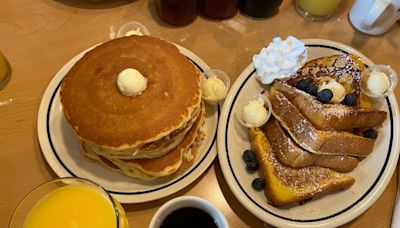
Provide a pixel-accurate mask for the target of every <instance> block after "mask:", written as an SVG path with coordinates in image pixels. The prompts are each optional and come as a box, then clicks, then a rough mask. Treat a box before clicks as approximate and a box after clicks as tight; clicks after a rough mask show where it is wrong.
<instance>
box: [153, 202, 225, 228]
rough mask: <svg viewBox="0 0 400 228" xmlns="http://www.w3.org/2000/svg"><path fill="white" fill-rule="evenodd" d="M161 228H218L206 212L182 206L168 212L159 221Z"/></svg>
mask: <svg viewBox="0 0 400 228" xmlns="http://www.w3.org/2000/svg"><path fill="white" fill-rule="evenodd" d="M160 227H161V228H172V227H173V228H179V227H190V228H196V227H202V228H203V227H207V228H213V227H215V228H218V226H217V224H216V223H215V220H214V218H213V217H211V215H209V214H208V213H207V212H205V211H203V210H201V209H198V208H194V207H183V208H180V209H178V210H175V211H173V212H171V214H169V215H168V216H167V217H166V218H165V219H164V221H163V222H162V223H161V226H160Z"/></svg>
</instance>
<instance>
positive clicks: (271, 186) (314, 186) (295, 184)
mask: <svg viewBox="0 0 400 228" xmlns="http://www.w3.org/2000/svg"><path fill="white" fill-rule="evenodd" d="M249 134H250V138H251V141H252V147H253V149H254V151H255V152H256V157H257V161H258V162H259V164H260V171H259V173H260V175H261V176H262V177H263V178H264V179H265V180H266V185H265V188H264V192H265V194H266V196H267V199H268V200H269V201H270V202H271V204H273V205H275V206H284V205H289V204H292V203H295V202H300V201H303V200H306V199H310V198H312V197H314V196H317V195H321V194H326V193H328V192H331V191H334V190H339V189H343V188H348V187H350V186H351V185H353V183H354V181H355V180H354V178H353V177H350V176H347V175H344V174H341V173H337V172H335V171H333V170H331V169H328V168H323V167H318V166H308V167H304V168H300V169H295V168H291V167H288V166H284V165H282V164H281V163H280V162H279V161H278V160H277V159H276V156H275V153H274V152H273V151H272V149H271V146H270V144H269V141H268V139H267V137H265V135H264V133H263V132H262V131H261V130H260V129H258V128H251V129H250V130H249Z"/></svg>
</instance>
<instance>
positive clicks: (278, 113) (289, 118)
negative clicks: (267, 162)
mask: <svg viewBox="0 0 400 228" xmlns="http://www.w3.org/2000/svg"><path fill="white" fill-rule="evenodd" d="M269 99H270V101H271V105H272V114H273V116H274V117H275V118H276V119H277V120H278V121H279V123H280V124H281V125H282V126H283V127H284V128H285V129H286V131H287V132H288V133H289V134H290V136H291V137H292V139H293V140H294V141H295V142H296V143H297V144H298V145H300V146H301V147H302V148H303V149H305V150H307V151H309V152H313V153H317V154H330V155H351V156H366V155H368V154H370V153H371V152H372V150H373V147H374V140H373V139H370V138H365V137H362V136H358V135H355V134H351V133H348V132H344V131H330V130H325V131H322V130H318V129H316V128H315V127H314V126H313V125H312V124H311V122H310V121H309V120H308V119H307V118H306V117H305V116H303V114H301V112H300V111H299V110H298V109H297V108H296V107H295V106H294V105H293V104H292V103H291V102H290V101H289V99H287V98H286V97H285V96H284V95H283V94H282V93H281V92H279V91H277V90H276V89H274V88H272V89H271V90H270V93H269Z"/></svg>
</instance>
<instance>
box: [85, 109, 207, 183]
mask: <svg viewBox="0 0 400 228" xmlns="http://www.w3.org/2000/svg"><path fill="white" fill-rule="evenodd" d="M204 120H205V109H204V106H202V108H201V111H200V113H199V115H198V117H197V118H196V121H195V123H194V124H193V126H192V127H191V128H190V130H189V131H188V133H187V134H186V135H185V138H184V139H183V141H182V142H181V143H180V144H179V145H178V146H177V147H176V148H174V149H173V150H171V151H169V152H168V153H167V154H165V155H163V156H160V157H158V158H151V159H115V158H111V157H110V156H107V157H105V156H102V155H98V154H96V153H95V152H94V151H92V150H91V149H90V147H87V146H86V145H85V144H84V143H83V144H82V148H83V151H84V155H86V156H88V157H89V158H91V159H94V160H97V161H99V162H101V163H102V164H103V165H105V166H106V167H107V168H109V169H111V170H113V171H119V172H122V173H124V174H126V175H128V176H131V177H137V178H140V179H143V180H151V179H154V178H157V177H167V176H170V175H171V174H174V173H175V172H177V171H178V170H179V173H183V172H184V171H185V170H186V169H188V168H189V167H190V165H191V164H192V163H193V161H194V158H195V156H196V153H197V150H198V147H199V144H200V141H201V140H202V139H203V138H204V133H202V129H201V128H202V125H203V123H204Z"/></svg>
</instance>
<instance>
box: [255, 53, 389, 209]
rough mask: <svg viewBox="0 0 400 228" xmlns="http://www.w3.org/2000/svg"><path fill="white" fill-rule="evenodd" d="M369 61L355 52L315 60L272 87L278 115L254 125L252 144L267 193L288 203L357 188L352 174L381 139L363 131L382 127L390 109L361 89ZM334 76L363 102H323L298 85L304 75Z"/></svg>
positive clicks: (312, 78)
mask: <svg viewBox="0 0 400 228" xmlns="http://www.w3.org/2000/svg"><path fill="white" fill-rule="evenodd" d="M362 71H363V64H362V62H360V61H359V59H358V58H357V57H356V56H353V55H350V56H348V55H335V56H329V57H322V58H319V59H315V60H312V61H310V62H308V63H306V64H305V66H304V67H303V68H302V69H300V70H299V71H298V73H297V75H295V76H294V77H293V78H292V79H290V80H289V81H287V82H280V81H276V82H275V83H274V84H273V86H272V87H271V89H270V91H269V99H270V102H271V105H272V114H273V117H272V118H271V119H270V120H269V121H268V122H267V123H266V124H265V125H264V126H263V127H261V128H253V129H250V132H249V133H250V137H251V140H252V147H253V149H254V151H255V152H256V157H257V160H258V162H259V163H260V175H261V176H262V177H263V178H265V179H266V182H267V184H266V187H265V189H264V190H265V194H266V196H267V198H268V199H269V201H270V202H271V203H272V204H273V205H277V206H283V205H288V204H291V203H294V202H300V201H303V200H306V199H309V198H312V197H314V196H316V195H319V194H323V193H327V192H330V191H333V190H338V189H342V188H346V187H349V186H351V185H352V184H353V183H354V181H355V179H354V178H353V177H350V176H347V175H345V174H343V173H346V172H350V171H352V170H353V169H354V168H356V166H357V165H358V163H359V161H360V160H361V159H362V158H364V157H365V156H367V155H368V154H370V153H371V152H372V151H373V147H374V142H375V139H371V138H366V137H363V136H362V134H360V133H359V132H362V131H363V130H365V129H369V128H378V127H380V126H381V125H382V124H383V122H384V121H385V119H386V116H387V114H386V112H384V111H381V110H377V109H374V108H372V105H371V103H370V102H369V100H368V99H366V98H365V97H363V94H362V93H360V91H359V89H360V87H359V83H360V75H361V72H362ZM326 77H329V78H333V79H335V80H336V81H338V82H339V83H341V84H342V85H343V86H344V87H345V89H346V93H354V94H356V95H357V98H358V104H357V105H356V106H347V105H343V104H340V103H321V102H319V101H318V100H317V99H316V97H314V96H312V95H310V94H308V93H306V92H304V91H302V90H299V89H297V88H296V87H295V85H296V83H297V81H299V80H300V79H307V80H309V81H311V82H312V83H315V84H318V81H320V80H324V79H326Z"/></svg>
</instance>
